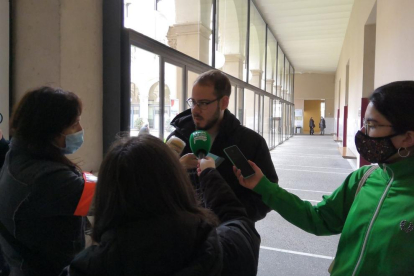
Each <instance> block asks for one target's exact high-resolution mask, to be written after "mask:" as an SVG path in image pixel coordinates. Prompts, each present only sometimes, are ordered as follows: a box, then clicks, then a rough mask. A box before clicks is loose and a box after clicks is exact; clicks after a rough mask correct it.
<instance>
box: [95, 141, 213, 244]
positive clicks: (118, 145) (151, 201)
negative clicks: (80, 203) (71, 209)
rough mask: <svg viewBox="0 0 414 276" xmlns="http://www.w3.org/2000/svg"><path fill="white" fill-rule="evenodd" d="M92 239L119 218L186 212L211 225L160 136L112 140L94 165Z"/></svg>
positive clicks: (116, 223) (122, 221) (208, 213)
mask: <svg viewBox="0 0 414 276" xmlns="http://www.w3.org/2000/svg"><path fill="white" fill-rule="evenodd" d="M94 203H95V225H94V229H93V235H92V237H93V239H94V240H95V241H97V242H100V240H101V236H102V234H103V233H104V232H105V231H106V230H109V229H113V228H116V227H118V226H120V225H122V224H125V223H128V222H131V221H134V220H138V219H146V218H151V217H156V216H162V215H165V214H172V215H173V214H177V213H179V212H189V213H192V214H195V215H196V216H199V218H200V220H202V221H205V222H207V223H209V224H211V225H216V224H217V221H218V219H217V218H216V216H215V215H214V214H213V213H212V212H211V211H209V210H207V209H205V208H202V207H201V206H200V204H199V202H198V200H197V198H196V194H195V191H194V189H193V187H192V184H191V182H190V179H189V178H188V176H187V172H186V171H185V169H184V168H183V167H182V165H181V164H180V162H179V160H178V157H177V156H176V155H175V154H174V153H173V152H172V151H171V150H170V149H169V148H168V146H167V145H165V144H164V143H163V142H162V141H161V140H160V139H158V138H156V137H154V136H152V135H149V134H142V135H139V136H138V137H133V138H123V139H120V140H118V141H117V142H115V143H114V145H113V146H112V147H111V149H110V150H109V152H108V153H107V155H106V157H105V159H104V161H103V162H102V164H101V168H100V170H99V176H98V183H97V187H96V192H95V199H94Z"/></svg>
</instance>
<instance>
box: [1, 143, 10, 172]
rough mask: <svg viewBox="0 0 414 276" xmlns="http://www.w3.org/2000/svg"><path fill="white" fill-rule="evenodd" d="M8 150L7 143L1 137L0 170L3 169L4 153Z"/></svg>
mask: <svg viewBox="0 0 414 276" xmlns="http://www.w3.org/2000/svg"><path fill="white" fill-rule="evenodd" d="M8 150H9V141H7V140H6V139H4V137H2V138H1V139H0V169H1V167H3V164H4V160H5V158H6V153H7V151H8Z"/></svg>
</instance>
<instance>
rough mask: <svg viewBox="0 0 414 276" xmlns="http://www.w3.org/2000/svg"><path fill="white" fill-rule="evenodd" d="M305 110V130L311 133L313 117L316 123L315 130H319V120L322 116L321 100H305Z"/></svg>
mask: <svg viewBox="0 0 414 276" xmlns="http://www.w3.org/2000/svg"><path fill="white" fill-rule="evenodd" d="M304 109H305V111H304V112H303V132H304V133H307V134H309V131H310V128H309V120H310V118H311V117H312V118H313V121H314V123H315V128H314V131H315V132H318V130H319V121H320V118H321V101H320V100H305V108H304Z"/></svg>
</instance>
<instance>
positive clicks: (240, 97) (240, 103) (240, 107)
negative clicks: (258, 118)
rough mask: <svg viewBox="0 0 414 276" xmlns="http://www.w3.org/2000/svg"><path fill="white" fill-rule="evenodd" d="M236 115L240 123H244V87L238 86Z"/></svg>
mask: <svg viewBox="0 0 414 276" xmlns="http://www.w3.org/2000/svg"><path fill="white" fill-rule="evenodd" d="M236 109H237V114H236V117H237V119H239V121H240V124H242V125H244V88H242V87H239V88H238V93H237V100H236Z"/></svg>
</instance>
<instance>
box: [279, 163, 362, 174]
mask: <svg viewBox="0 0 414 276" xmlns="http://www.w3.org/2000/svg"><path fill="white" fill-rule="evenodd" d="M273 165H274V166H289V167H295V168H314V169H329V170H344V171H349V173H351V172H353V171H354V169H345V168H334V167H316V166H299V165H287V164H278V163H273Z"/></svg>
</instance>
